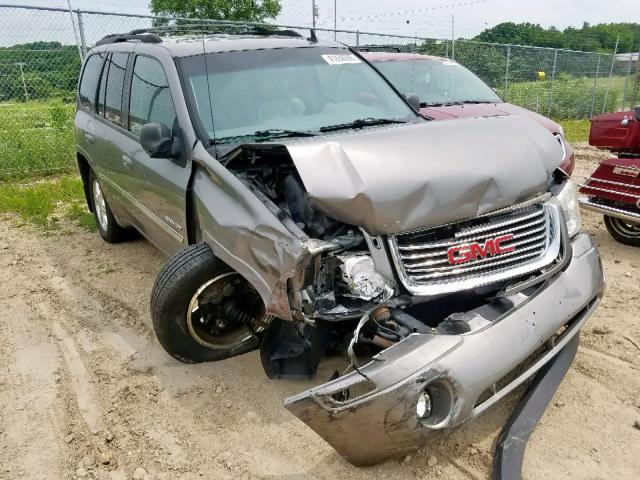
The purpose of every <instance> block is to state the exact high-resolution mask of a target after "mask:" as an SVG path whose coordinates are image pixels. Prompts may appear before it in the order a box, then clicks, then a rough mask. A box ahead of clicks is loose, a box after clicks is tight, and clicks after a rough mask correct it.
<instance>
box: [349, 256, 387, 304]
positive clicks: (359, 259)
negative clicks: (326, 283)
mask: <svg viewBox="0 0 640 480" xmlns="http://www.w3.org/2000/svg"><path fill="white" fill-rule="evenodd" d="M338 258H339V259H340V260H341V261H342V264H341V265H340V269H341V270H342V279H343V280H344V281H345V282H346V283H347V285H348V286H349V293H347V294H345V296H350V297H356V298H361V299H363V300H372V299H374V298H376V297H377V296H379V295H380V294H381V293H382V291H383V290H384V286H385V283H384V279H383V278H382V275H380V274H379V273H378V272H377V271H376V269H375V267H374V265H373V260H372V259H371V257H370V256H368V255H338Z"/></svg>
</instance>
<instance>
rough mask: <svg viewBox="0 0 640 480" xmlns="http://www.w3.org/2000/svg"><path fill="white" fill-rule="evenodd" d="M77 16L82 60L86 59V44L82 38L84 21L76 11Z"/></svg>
mask: <svg viewBox="0 0 640 480" xmlns="http://www.w3.org/2000/svg"><path fill="white" fill-rule="evenodd" d="M76 14H77V15H78V30H79V31H80V48H81V50H82V59H83V60H84V59H85V58H86V57H87V42H86V40H85V36H84V20H83V19H82V11H80V10H76Z"/></svg>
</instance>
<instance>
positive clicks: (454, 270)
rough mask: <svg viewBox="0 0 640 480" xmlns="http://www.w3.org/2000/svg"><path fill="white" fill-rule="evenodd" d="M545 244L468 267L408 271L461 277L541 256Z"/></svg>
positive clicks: (412, 269) (411, 269) (530, 246)
mask: <svg viewBox="0 0 640 480" xmlns="http://www.w3.org/2000/svg"><path fill="white" fill-rule="evenodd" d="M544 247H545V244H544V243H537V244H535V245H529V246H528V247H524V248H521V249H520V250H518V251H515V252H510V253H505V254H504V255H500V256H499V257H487V258H485V259H483V260H478V261H476V262H473V264H471V265H470V266H468V267H457V268H456V267H454V268H451V267H434V268H429V269H422V270H421V269H419V268H412V267H407V271H408V272H410V273H416V272H423V271H424V272H433V275H434V277H437V276H440V275H460V274H462V273H466V272H472V271H475V270H479V269H480V267H482V268H484V267H492V266H495V265H500V264H501V263H508V262H510V261H512V259H513V258H515V259H518V258H521V257H522V258H523V257H525V256H527V257H528V256H529V255H530V253H529V252H531V251H534V253H536V254H540V253H541V252H542V251H543V250H544ZM523 252H526V253H523Z"/></svg>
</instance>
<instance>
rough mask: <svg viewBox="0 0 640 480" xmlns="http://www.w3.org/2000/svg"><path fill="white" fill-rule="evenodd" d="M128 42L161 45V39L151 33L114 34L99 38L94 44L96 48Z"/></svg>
mask: <svg viewBox="0 0 640 480" xmlns="http://www.w3.org/2000/svg"><path fill="white" fill-rule="evenodd" d="M129 40H137V41H139V42H142V43H162V39H161V38H160V37H159V36H158V35H154V34H153V33H145V32H140V33H114V34H111V35H107V36H106V37H103V38H101V39H100V40H98V41H97V42H96V45H95V46H96V47H98V46H100V45H108V44H110V43H119V42H127V41H129Z"/></svg>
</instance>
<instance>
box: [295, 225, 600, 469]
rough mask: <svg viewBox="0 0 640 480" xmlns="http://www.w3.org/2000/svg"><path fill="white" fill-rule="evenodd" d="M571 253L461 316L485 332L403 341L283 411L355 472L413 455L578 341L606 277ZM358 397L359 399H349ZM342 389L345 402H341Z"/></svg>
mask: <svg viewBox="0 0 640 480" xmlns="http://www.w3.org/2000/svg"><path fill="white" fill-rule="evenodd" d="M571 252H572V253H571V255H572V258H571V261H570V262H569V263H568V265H567V266H566V267H565V269H564V270H563V271H561V272H560V273H558V274H557V275H555V276H554V277H552V278H550V279H548V280H546V281H545V282H544V284H543V285H542V286H540V287H538V288H537V289H533V288H531V289H526V290H524V291H522V292H518V293H514V294H512V295H509V296H506V297H503V298H502V299H500V300H497V301H495V302H493V303H490V304H487V305H484V306H483V307H480V308H478V309H476V310H474V311H472V312H467V313H466V316H467V318H470V319H471V320H470V321H471V322H476V323H475V324H476V325H484V326H483V327H481V328H478V329H477V330H475V331H473V332H472V333H468V334H463V335H438V334H433V335H431V334H422V335H418V334H414V335H411V336H409V337H407V338H406V339H405V340H403V341H401V342H399V343H397V344H395V345H394V346H392V347H390V348H388V349H386V350H384V351H382V352H380V353H379V354H378V355H376V356H375V357H374V358H373V360H372V361H371V362H369V363H368V364H367V365H365V366H363V367H361V368H360V369H359V372H352V373H350V374H348V375H345V376H344V377H341V378H338V379H336V380H334V381H331V382H329V383H326V384H323V385H320V386H317V387H314V388H312V389H310V390H307V391H305V392H302V393H300V394H298V395H295V396H292V397H289V398H287V399H285V407H286V408H287V409H288V410H289V411H291V412H292V413H293V414H294V415H296V416H297V417H298V418H300V419H301V420H302V421H303V422H305V423H306V424H307V425H309V426H310V427H311V428H312V429H313V430H315V431H316V432H317V433H318V434H319V435H320V436H321V437H322V438H324V439H325V440H326V441H327V442H328V443H329V444H331V445H332V446H333V447H334V448H335V449H336V450H337V451H338V452H339V453H340V454H341V455H342V456H344V457H345V458H346V459H347V460H348V461H350V462H351V463H353V464H355V465H371V464H374V463H378V462H380V461H383V460H385V459H387V458H390V457H395V456H398V455H401V454H404V453H406V452H407V451H411V450H414V449H416V448H419V447H420V446H422V445H423V444H424V443H425V442H426V441H427V440H428V439H429V438H431V437H433V436H435V435H436V434H438V433H439V432H442V431H445V430H447V429H450V428H453V427H456V426H458V425H460V424H462V423H463V422H466V421H468V420H470V419H472V418H474V417H475V416H477V415H479V414H480V413H482V412H484V411H485V410H486V409H488V408H489V407H490V406H492V405H494V404H495V403H496V402H498V401H499V400H500V399H502V398H504V397H505V396H506V395H507V394H509V393H510V392H512V391H513V390H514V389H515V388H517V387H518V386H519V385H521V384H523V383H524V382H526V381H527V380H528V379H529V378H531V376H533V375H534V374H535V373H536V372H538V371H539V370H540V369H541V368H542V367H543V366H544V365H545V364H547V363H548V362H549V361H550V360H551V359H552V358H553V357H554V356H555V355H556V354H557V353H558V352H559V351H560V350H562V348H563V347H564V346H565V345H566V344H567V343H568V342H569V341H570V340H571V339H572V338H574V337H575V336H576V335H578V333H579V331H580V328H581V327H582V325H583V324H584V322H585V321H586V320H587V319H588V318H589V316H590V315H591V313H592V312H593V311H594V309H595V308H596V305H597V303H598V301H599V298H600V296H601V293H602V290H603V288H604V279H603V272H602V264H601V262H600V257H599V254H598V252H597V250H596V249H595V247H594V245H593V244H592V242H591V240H590V238H589V237H588V236H587V235H584V234H580V235H578V236H577V237H576V238H575V239H574V240H573V241H572V250H571ZM425 389H428V391H429V393H430V394H431V397H432V399H433V412H432V414H431V416H430V417H428V418H427V419H419V418H418V417H417V415H416V401H417V399H418V396H419V395H420V394H421V393H422V392H423V391H424V390H425ZM358 390H360V391H364V392H365V393H362V394H360V395H357V396H354V393H353V392H355V391H358ZM346 391H349V392H350V393H351V398H350V399H349V400H339V399H341V398H344V393H345V392H346Z"/></svg>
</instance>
